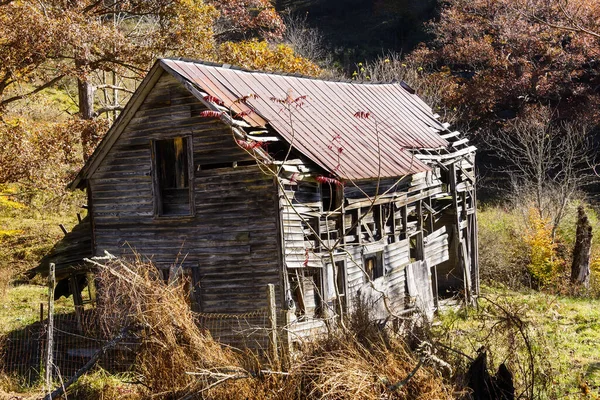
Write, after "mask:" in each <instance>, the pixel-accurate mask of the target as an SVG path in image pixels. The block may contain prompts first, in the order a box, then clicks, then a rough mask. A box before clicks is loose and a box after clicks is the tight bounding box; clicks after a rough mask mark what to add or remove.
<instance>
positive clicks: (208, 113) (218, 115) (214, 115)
mask: <svg viewBox="0 0 600 400" xmlns="http://www.w3.org/2000/svg"><path fill="white" fill-rule="evenodd" d="M222 115H223V112H222V111H213V110H206V111H202V112H201V113H200V116H201V117H204V118H221V116H222Z"/></svg>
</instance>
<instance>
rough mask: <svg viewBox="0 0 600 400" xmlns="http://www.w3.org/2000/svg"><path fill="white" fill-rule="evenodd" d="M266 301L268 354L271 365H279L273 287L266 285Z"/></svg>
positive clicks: (270, 284)
mask: <svg viewBox="0 0 600 400" xmlns="http://www.w3.org/2000/svg"><path fill="white" fill-rule="evenodd" d="M267 299H268V301H269V311H268V316H269V352H270V354H269V355H270V357H271V362H272V363H273V365H276V366H277V365H279V353H278V351H277V308H276V307H275V285H273V284H272V283H269V284H268V285H267Z"/></svg>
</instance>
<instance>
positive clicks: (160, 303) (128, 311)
mask: <svg viewBox="0 0 600 400" xmlns="http://www.w3.org/2000/svg"><path fill="white" fill-rule="evenodd" d="M95 262H96V265H97V266H98V299H99V302H98V307H97V312H98V317H99V321H100V324H101V326H102V327H103V329H104V330H105V332H106V333H107V334H109V335H113V336H114V335H116V334H117V332H118V331H120V330H121V329H123V328H124V327H131V328H133V329H134V331H135V332H136V336H137V337H138V339H139V341H140V343H141V347H140V349H139V350H138V354H137V358H136V368H137V370H138V372H139V373H141V375H142V376H143V377H144V384H146V385H147V386H149V387H151V388H152V391H154V392H155V393H160V392H173V391H177V390H178V389H180V390H182V391H188V390H190V389H192V388H193V387H195V386H203V385H208V384H209V383H207V381H206V380H202V379H198V378H197V377H193V376H190V375H189V374H186V371H195V370H207V369H208V370H210V369H213V368H216V367H221V368H224V367H228V366H231V367H232V368H239V362H238V359H237V358H236V357H235V355H234V354H233V352H231V351H230V350H228V349H225V348H223V347H221V346H220V345H219V344H218V343H217V342H215V341H214V340H213V339H212V338H211V336H210V334H209V333H208V331H206V330H202V329H201V328H200V327H199V326H198V325H197V324H196V321H195V318H194V314H193V313H192V311H191V309H190V306H189V304H188V302H187V296H186V293H185V290H184V287H183V282H170V283H169V282H165V281H164V280H163V279H162V274H161V273H160V271H158V270H157V269H156V268H155V267H154V266H153V265H152V264H151V263H148V262H142V261H141V259H140V258H137V259H136V260H134V261H132V262H125V261H123V260H119V259H116V258H113V257H107V258H106V259H105V260H102V261H99V260H96V261H95Z"/></svg>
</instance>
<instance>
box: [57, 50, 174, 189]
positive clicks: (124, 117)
mask: <svg viewBox="0 0 600 400" xmlns="http://www.w3.org/2000/svg"><path fill="white" fill-rule="evenodd" d="M163 71H165V69H164V68H163V66H162V64H161V62H160V59H159V60H157V61H156V62H155V63H154V65H153V66H152V68H150V71H149V72H148V74H147V75H146V77H145V78H144V79H143V80H142V82H141V83H140V86H138V88H137V90H136V91H135V93H134V94H133V96H131V98H130V99H129V101H128V102H127V104H126V105H125V108H124V110H123V112H121V114H119V116H118V117H117V119H116V121H115V122H114V123H113V124H112V125H111V127H110V128H109V130H108V132H106V135H105V136H104V138H103V139H102V141H100V144H98V147H96V149H95V150H94V152H93V153H92V155H91V156H90V157H89V158H88V159H87V161H86V162H85V164H84V166H83V167H82V168H81V170H79V173H77V176H75V178H74V179H73V181H72V182H71V183H69V184H68V185H67V188H68V189H69V190H75V189H82V188H83V187H84V183H85V181H86V180H87V179H88V178H89V177H90V176H91V175H92V174H93V173H94V172H95V171H96V169H97V168H98V166H99V165H100V163H101V162H102V160H104V157H106V155H107V154H108V151H109V150H110V148H111V147H112V146H113V145H114V144H115V142H116V141H117V139H118V138H119V136H121V133H122V132H123V130H124V129H125V128H126V127H127V125H128V123H129V121H130V120H131V119H132V118H133V116H134V115H135V113H136V111H137V110H138V109H139V107H140V105H141V104H142V103H143V102H144V100H145V99H146V97H147V95H148V93H149V92H150V90H151V89H152V88H153V87H154V85H155V84H156V82H157V81H158V79H159V78H160V76H161V75H162V73H163Z"/></svg>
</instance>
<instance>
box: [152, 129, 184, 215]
mask: <svg viewBox="0 0 600 400" xmlns="http://www.w3.org/2000/svg"><path fill="white" fill-rule="evenodd" d="M189 144H190V140H189V138H187V137H177V138H174V139H167V140H157V141H155V142H154V161H155V165H154V167H155V168H154V171H155V186H156V187H155V201H156V214H157V215H159V216H172V215H192V214H193V202H192V201H191V197H192V187H191V179H190V178H191V176H192V175H193V174H192V173H191V171H193V169H192V167H191V156H190V153H191V151H190V148H189Z"/></svg>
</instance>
